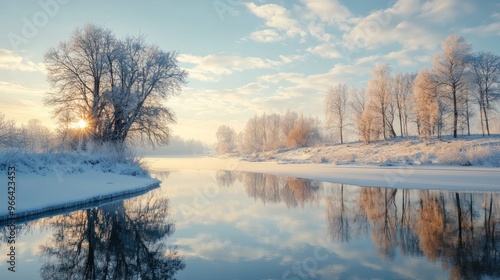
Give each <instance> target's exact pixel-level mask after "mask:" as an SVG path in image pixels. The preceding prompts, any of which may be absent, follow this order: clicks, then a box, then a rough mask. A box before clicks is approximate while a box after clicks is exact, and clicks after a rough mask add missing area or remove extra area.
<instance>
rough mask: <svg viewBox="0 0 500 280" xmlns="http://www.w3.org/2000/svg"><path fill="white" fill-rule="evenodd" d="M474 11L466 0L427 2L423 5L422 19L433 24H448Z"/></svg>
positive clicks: (434, 0) (432, 0) (433, 0)
mask: <svg viewBox="0 0 500 280" xmlns="http://www.w3.org/2000/svg"><path fill="white" fill-rule="evenodd" d="M473 10H474V6H473V5H472V4H471V3H470V1H468V0H429V1H427V2H425V3H423V5H422V8H421V11H422V15H421V16H422V17H423V18H425V19H426V20H430V21H433V22H440V23H443V22H450V21H453V20H455V19H456V18H457V17H458V16H464V15H466V14H469V13H470V12H472V11H473Z"/></svg>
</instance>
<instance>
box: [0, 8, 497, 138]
mask: <svg viewBox="0 0 500 280" xmlns="http://www.w3.org/2000/svg"><path fill="white" fill-rule="evenodd" d="M86 23H93V24H96V25H99V26H103V27H106V28H109V29H111V30H112V31H113V32H114V33H115V34H116V35H117V37H124V36H126V35H138V34H142V35H144V36H145V37H146V41H147V42H148V43H153V44H157V45H158V46H159V47H160V48H161V49H163V50H165V51H176V52H178V53H179V56H178V61H179V66H180V67H181V68H182V69H185V70H187V71H188V73H189V77H188V84H187V85H186V86H185V87H184V88H183V89H182V92H181V94H180V95H178V96H175V97H172V98H170V99H169V100H168V101H167V102H166V103H165V104H166V105H167V106H169V107H171V108H172V109H173V111H174V112H175V114H176V118H177V124H175V125H174V126H173V127H172V129H173V132H174V134H176V135H179V136H181V137H183V138H192V139H199V140H202V141H204V142H206V143H214V142H215V133H216V130H217V128H218V127H219V126H220V125H222V124H227V125H229V126H231V127H233V128H234V129H235V130H236V131H240V130H242V129H243V127H244V125H245V122H246V120H247V119H248V118H250V117H252V116H254V115H256V114H258V115H260V114H262V113H285V112H286V111H287V110H288V109H290V110H293V111H296V112H298V113H303V114H305V115H311V116H313V117H317V118H318V119H320V120H321V119H323V115H324V107H323V101H324V96H325V93H326V90H327V89H328V87H329V86H332V85H335V84H338V83H345V84H347V85H348V86H352V87H359V88H362V87H366V85H367V83H368V80H369V79H370V75H371V74H370V70H371V69H373V68H374V67H375V65H376V64H377V63H389V64H390V65H391V68H392V72H393V73H396V72H403V71H411V72H416V71H419V70H421V69H423V68H424V67H428V68H430V67H432V57H433V56H434V55H435V54H438V53H439V52H440V48H441V47H440V45H441V42H442V41H443V40H444V39H445V38H446V37H447V36H448V35H450V34H459V35H461V36H463V37H464V38H465V39H466V41H467V42H469V43H470V44H471V45H472V48H473V50H474V51H490V52H493V53H496V54H499V53H500V52H499V51H498V48H499V46H500V1H497V0H390V1H386V0H384V1H379V0H359V1H347V0H344V1H341V0H300V1H285V0H282V1H267V0H257V1H254V2H246V1H243V0H209V1H201V0H196V1H195V0H148V1H118V0H110V1H97V0H88V1H83V0H39V1H8V0H0V113H2V114H4V115H5V116H6V118H7V119H11V120H15V121H16V123H17V124H18V125H21V124H25V123H27V122H28V120H30V119H35V118H36V119H39V120H41V122H42V124H43V125H45V126H48V127H50V128H55V127H56V126H57V123H56V122H55V121H54V117H53V116H52V114H51V108H48V107H44V105H43V97H44V96H45V95H46V94H50V91H51V88H50V85H49V83H48V82H47V80H46V71H45V67H44V64H43V57H44V54H45V53H46V52H47V51H48V50H49V49H50V48H52V47H56V46H57V44H58V43H59V42H61V41H67V40H69V39H70V37H71V34H72V33H73V32H74V31H75V29H77V28H79V27H82V26H83V25H85V24H86Z"/></svg>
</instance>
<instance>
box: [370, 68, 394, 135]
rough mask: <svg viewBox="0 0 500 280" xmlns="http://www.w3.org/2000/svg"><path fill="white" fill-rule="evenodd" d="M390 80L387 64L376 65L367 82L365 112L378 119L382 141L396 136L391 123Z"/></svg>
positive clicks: (391, 100)
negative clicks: (371, 113)
mask: <svg viewBox="0 0 500 280" xmlns="http://www.w3.org/2000/svg"><path fill="white" fill-rule="evenodd" d="M391 87H392V78H391V67H390V66H389V64H387V63H384V64H377V66H375V69H373V70H372V78H371V79H370V81H369V82H368V89H367V96H368V102H369V103H368V106H367V108H366V109H367V110H371V111H372V112H373V116H374V117H376V118H378V120H379V122H380V126H381V128H382V134H383V136H384V139H388V138H393V137H395V136H396V132H395V131H394V126H393V121H394V113H395V111H394V110H393V108H394V106H393V102H394V101H393V98H392V95H391V91H392V90H391Z"/></svg>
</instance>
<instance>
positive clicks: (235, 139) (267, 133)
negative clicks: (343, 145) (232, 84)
mask: <svg viewBox="0 0 500 280" xmlns="http://www.w3.org/2000/svg"><path fill="white" fill-rule="evenodd" d="M216 137H217V146H216V150H217V153H220V154H224V153H231V152H239V153H241V154H250V153H254V152H264V151H270V150H275V149H279V148H283V147H305V146H310V145H314V144H316V143H318V142H320V139H321V136H320V122H319V121H318V120H317V119H314V118H312V117H307V116H304V115H299V114H298V113H296V112H293V111H290V110H288V111H287V112H286V113H285V114H283V115H281V114H276V113H273V114H262V115H260V116H257V115H256V116H254V117H252V118H250V119H249V120H248V121H247V123H246V125H245V128H244V129H243V131H241V132H239V133H236V131H235V130H234V129H233V128H231V127H229V126H227V125H222V126H220V127H219V128H218V129H217V133H216Z"/></svg>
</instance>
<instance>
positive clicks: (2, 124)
mask: <svg viewBox="0 0 500 280" xmlns="http://www.w3.org/2000/svg"><path fill="white" fill-rule="evenodd" d="M15 128H16V123H15V122H14V121H13V120H6V119H5V115H4V114H2V113H0V147H11V146H12V145H14V144H15V142H16V139H17V135H16V130H15Z"/></svg>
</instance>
